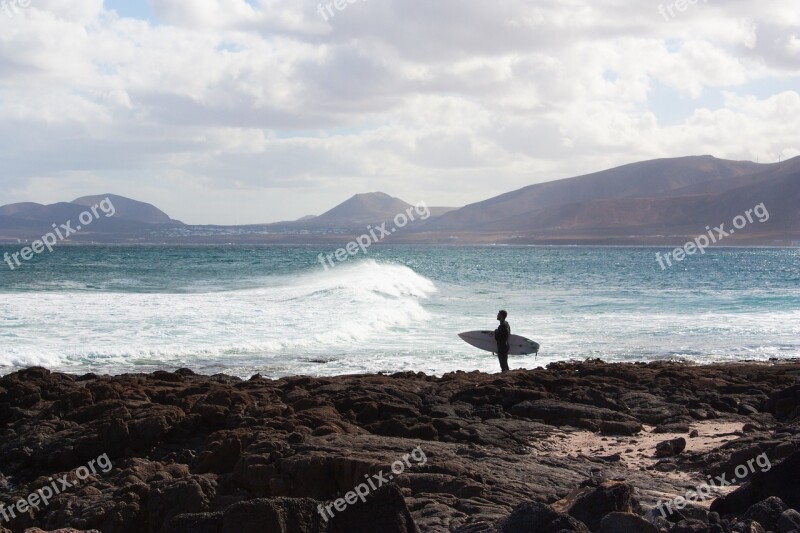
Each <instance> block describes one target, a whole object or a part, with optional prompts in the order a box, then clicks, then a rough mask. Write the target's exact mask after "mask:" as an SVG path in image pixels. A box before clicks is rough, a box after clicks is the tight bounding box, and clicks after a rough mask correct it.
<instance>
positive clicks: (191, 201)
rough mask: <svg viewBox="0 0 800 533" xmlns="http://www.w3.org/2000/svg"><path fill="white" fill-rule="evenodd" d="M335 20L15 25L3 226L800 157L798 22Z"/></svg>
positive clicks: (294, 15)
mask: <svg viewBox="0 0 800 533" xmlns="http://www.w3.org/2000/svg"><path fill="white" fill-rule="evenodd" d="M324 3H327V2H324ZM319 4H320V2H319V1H314V0H302V1H300V0H253V1H245V0H207V1H203V2H196V1H194V0H152V6H153V11H154V13H155V16H156V18H157V20H156V21H155V22H154V21H145V20H136V19H132V18H120V17H119V16H117V15H116V13H114V12H113V11H111V10H109V9H108V8H104V7H103V4H102V2H101V0H70V1H69V2H68V1H66V0H36V1H35V2H33V3H32V6H31V7H30V8H28V9H26V10H24V11H22V12H20V13H18V14H17V15H15V16H14V17H6V16H2V17H0V74H2V75H0V102H2V106H0V141H2V142H1V143H0V159H1V160H2V161H3V165H2V168H0V184H1V185H2V188H1V189H2V192H0V195H2V196H0V203H6V202H11V201H22V200H37V201H56V200H63V199H70V198H72V197H77V196H80V195H83V194H89V193H100V192H117V193H120V194H126V195H129V196H133V197H136V198H140V199H143V200H146V201H151V202H154V203H156V204H158V205H159V206H160V207H163V208H165V209H167V210H168V211H169V212H170V214H171V215H173V216H175V217H177V218H181V219H184V220H186V221H189V222H213V223H234V222H235V223H245V222H247V223H254V222H263V221H270V220H280V219H289V218H297V217H299V216H301V215H305V214H309V213H320V212H322V211H324V210H326V209H327V208H329V207H331V205H333V204H334V203H336V202H338V201H341V200H344V199H346V198H347V197H349V196H350V195H352V194H354V193H356V192H364V191H374V190H384V191H386V192H388V193H390V194H395V195H398V196H401V197H403V198H405V199H407V200H408V201H418V200H420V199H423V198H421V197H424V199H425V201H426V202H428V204H429V205H432V204H450V205H454V204H464V203H468V202H471V201H476V200H479V199H483V198H486V197H489V196H491V195H494V194H497V193H499V192H503V191H506V190H511V189H514V188H517V187H522V186H525V185H528V184H530V183H534V182H537V181H544V180H548V179H554V178H558V177H566V176H570V175H575V174H579V173H583V172H589V171H593V170H599V169H601V168H607V167H610V166H614V165H617V164H623V163H627V162H631V161H635V160H640V159H646V158H651V157H669V156H682V155H688V154H702V153H710V154H713V155H716V156H718V157H730V158H735V159H745V158H751V159H756V158H759V159H760V160H761V161H768V160H775V159H777V158H778V157H787V156H791V155H792V154H797V153H798V150H799V149H800V146H798V144H797V137H796V132H797V131H798V129H800V112H798V111H800V109H798V99H800V96H799V93H800V82H798V80H800V63H799V62H798V61H797V59H798V56H799V55H800V38H798V36H797V27H798V25H800V12H798V10H797V9H796V2H795V0H767V1H765V2H763V3H760V4H757V5H756V4H753V3H752V2H746V1H745V0H730V1H728V2H726V3H725V4H724V5H722V4H720V3H718V2H698V3H696V4H694V5H691V6H690V7H689V8H688V9H686V10H685V11H683V12H680V13H677V15H676V16H675V17H674V19H672V20H669V21H667V20H665V19H664V17H663V16H662V14H661V13H660V12H659V9H658V6H659V4H658V3H652V4H651V3H647V2H635V1H633V0H598V1H591V2H590V1H589V0H568V1H567V0H561V1H556V0H545V1H537V2H536V3H535V5H534V4H533V3H532V2H530V1H529V0H505V1H503V2H463V1H461V0H437V1H436V2H430V1H429V0H366V1H363V2H355V3H352V4H347V8H346V9H345V10H343V11H337V12H336V16H335V17H333V18H330V19H329V20H328V21H325V20H324V19H323V17H322V16H320V14H319V13H318V11H317V9H318V5H319ZM668 4H669V2H668V1H666V0H665V1H664V5H668ZM656 87H660V88H661V89H660V90H662V91H671V93H674V95H675V98H676V99H677V98H685V99H688V100H687V101H688V102H690V103H691V102H694V110H693V111H690V112H688V113H687V112H686V110H685V109H682V110H678V109H676V108H671V107H669V103H668V101H664V102H661V101H659V100H658V99H656V98H653V95H654V91H655V90H656ZM720 93H721V94H722V95H723V97H721V98H720V99H719V102H720V103H719V104H714V105H709V103H708V97H709V95H714V94H720ZM665 102H666V103H665ZM664 117H666V118H667V119H668V120H666V121H665V122H663V123H662V119H663V118H664ZM454 182H455V183H457V184H458V185H457V186H454ZM264 205H271V206H273V208H272V209H271V210H269V211H268V212H267V211H265V209H264Z"/></svg>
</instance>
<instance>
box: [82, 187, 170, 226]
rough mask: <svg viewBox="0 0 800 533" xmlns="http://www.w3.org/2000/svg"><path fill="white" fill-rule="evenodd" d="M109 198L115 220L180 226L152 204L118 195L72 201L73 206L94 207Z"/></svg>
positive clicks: (84, 197) (86, 197) (85, 197)
mask: <svg viewBox="0 0 800 533" xmlns="http://www.w3.org/2000/svg"><path fill="white" fill-rule="evenodd" d="M106 198H108V199H109V200H111V203H112V204H113V205H114V209H115V211H116V213H115V214H114V217H115V218H118V219H120V220H129V221H131V222H143V223H145V224H175V223H177V224H180V223H181V222H179V221H177V220H173V219H171V218H170V217H169V215H167V214H166V213H165V212H163V211H162V210H160V209H158V208H157V207H156V206H154V205H152V204H148V203H145V202H139V201H137V200H131V199H130V198H125V197H124V196H118V195H116V194H100V195H96V196H83V197H81V198H77V199H75V200H73V201H72V203H73V204H76V205H80V206H86V207H92V206H94V205H99V204H100V202H102V201H103V200H104V199H106Z"/></svg>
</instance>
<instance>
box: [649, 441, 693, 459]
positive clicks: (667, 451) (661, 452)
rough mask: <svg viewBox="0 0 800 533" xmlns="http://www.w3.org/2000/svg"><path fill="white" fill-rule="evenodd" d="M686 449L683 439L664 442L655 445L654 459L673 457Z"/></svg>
mask: <svg viewBox="0 0 800 533" xmlns="http://www.w3.org/2000/svg"><path fill="white" fill-rule="evenodd" d="M685 449H686V439H684V438H683V437H680V438H677V439H672V440H665V441H663V442H659V443H658V444H656V457H673V456H675V455H679V454H680V453H681V452H682V451H683V450H685Z"/></svg>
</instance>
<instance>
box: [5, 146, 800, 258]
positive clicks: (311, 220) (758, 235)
mask: <svg viewBox="0 0 800 533" xmlns="http://www.w3.org/2000/svg"><path fill="white" fill-rule="evenodd" d="M106 197H109V198H110V199H111V201H112V203H113V204H114V207H115V209H116V214H115V216H113V217H110V218H106V217H104V216H101V217H100V218H99V219H98V220H96V221H94V222H93V223H92V225H91V227H89V228H84V230H82V231H81V232H80V234H78V235H75V236H74V240H77V241H79V240H84V241H97V242H158V243H162V242H164V243H253V244H257V243H283V244H294V243H326V244H330V243H334V244H341V243H342V240H343V239H346V238H349V237H348V236H349V235H353V236H356V235H358V234H360V233H363V232H364V230H365V227H366V226H367V225H373V226H377V225H379V224H381V223H382V222H387V223H389V224H391V221H392V220H393V219H394V217H395V215H397V214H399V213H405V212H406V211H407V210H409V209H413V208H414V206H412V204H409V203H407V202H405V201H403V200H401V199H399V198H395V197H392V196H390V195H388V194H385V193H381V192H373V193H366V194H356V195H354V196H352V197H351V198H349V199H347V200H346V201H344V202H343V203H341V204H339V205H337V206H335V207H333V208H332V209H330V210H328V211H326V212H325V213H323V214H321V215H319V216H307V217H303V218H301V219H299V220H295V221H292V222H279V223H273V224H257V225H249V226H197V225H192V226H188V225H184V224H183V223H181V222H180V221H177V220H173V219H171V218H170V217H169V216H168V215H167V214H166V213H164V212H163V211H161V210H160V209H158V208H156V207H155V206H153V205H151V204H147V203H143V202H138V201H136V200H131V199H129V198H125V197H122V196H117V195H98V196H86V197H82V198H78V199H76V200H74V201H72V202H60V203H56V204H51V205H42V204H36V203H31V202H26V203H18V204H10V205H5V206H2V207H0V241H9V240H11V241H12V242H14V241H15V240H16V239H23V238H24V239H28V238H37V237H39V236H41V235H42V234H43V233H44V232H47V231H50V229H51V225H52V224H54V223H62V222H65V221H67V220H73V221H75V220H77V218H78V215H79V214H80V213H81V212H82V211H84V210H86V209H87V207H91V206H94V205H95V204H99V203H100V201H102V200H103V199H105V198H106ZM761 203H763V204H764V206H765V207H766V209H767V210H768V212H769V221H768V222H765V223H760V222H755V223H752V224H749V227H747V228H746V230H745V231H741V232H737V233H736V235H735V238H733V237H731V238H730V239H729V240H728V241H726V243H727V244H790V243H793V242H794V243H797V242H798V241H800V216H798V212H799V210H798V205H800V157H797V158H794V159H791V160H788V161H784V162H782V163H777V164H770V165H759V164H757V163H752V162H748V161H727V160H723V159H717V158H714V157H711V156H696V157H681V158H675V159H657V160H653V161H644V162H640V163H633V164H630V165H625V166H621V167H617V168H613V169H609V170H604V171H602V172H595V173H593V174H587V175H584V176H578V177H574V178H567V179H561V180H556V181H550V182H545V183H538V184H535V185H530V186H528V187H524V188H522V189H519V190H516V191H512V192H508V193H505V194H501V195H499V196H496V197H494V198H490V199H488V200H484V201H481V202H477V203H474V204H470V205H468V206H465V207H462V208H450V207H429V209H430V212H431V217H430V218H428V219H427V220H424V221H423V220H421V219H419V218H418V219H417V221H416V222H414V223H413V224H410V225H408V226H407V227H406V228H404V230H403V231H402V232H400V231H398V232H397V233H396V234H392V236H391V242H395V243H401V242H409V243H412V242H413V243H461V244H469V243H511V244H531V243H542V244H656V245H668V244H670V245H671V244H683V243H684V242H686V241H687V240H688V239H689V238H692V237H695V236H697V235H700V234H702V233H704V232H705V231H706V229H705V228H706V226H712V227H713V226H717V225H719V224H723V223H724V224H726V227H727V228H729V229H730V227H731V222H732V220H733V218H734V217H736V216H737V215H740V214H743V213H745V212H746V211H747V210H748V209H753V208H754V207H755V206H756V205H758V204H761Z"/></svg>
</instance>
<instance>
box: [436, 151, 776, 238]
mask: <svg viewBox="0 0 800 533" xmlns="http://www.w3.org/2000/svg"><path fill="white" fill-rule="evenodd" d="M762 167H763V165H758V164H756V163H752V162H737V161H726V160H723V159H716V158H714V157H711V156H696V157H682V158H676V159H657V160H652V161H644V162H641V163H633V164H630V165H625V166H622V167H617V168H613V169H610V170H604V171H602V172H596V173H593V174H588V175H585V176H578V177H575V178H567V179H562V180H557V181H549V182H545V183H538V184H535V185H530V186H528V187H524V188H522V189H519V190H517V191H513V192H509V193H505V194H502V195H500V196H496V197H494V198H490V199H488V200H484V201H482V202H477V203H474V204H471V205H468V206H466V207H463V208H462V209H459V210H457V211H454V212H451V213H447V214H445V215H443V216H441V217H439V218H437V219H435V220H431V221H429V222H428V223H426V224H425V228H424V229H425V231H446V232H475V231H478V232H481V231H489V232H494V231H498V230H514V231H518V230H527V229H533V228H531V227H530V225H529V218H530V217H531V215H532V214H533V213H535V212H536V211H537V210H540V209H553V208H559V207H561V206H567V205H575V204H581V203H584V202H592V201H597V200H608V199H614V198H656V197H668V196H670V195H672V194H674V193H675V191H677V190H679V189H682V188H685V187H691V186H697V185H701V184H708V183H711V182H714V183H717V184H719V183H720V182H724V181H725V180H729V179H732V178H737V177H742V176H747V175H748V174H752V173H755V172H757V171H758V170H759V169H761V168H762ZM515 217H519V218H518V219H517V220H516V221H515ZM523 221H524V222H523ZM509 224H510V225H509Z"/></svg>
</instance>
